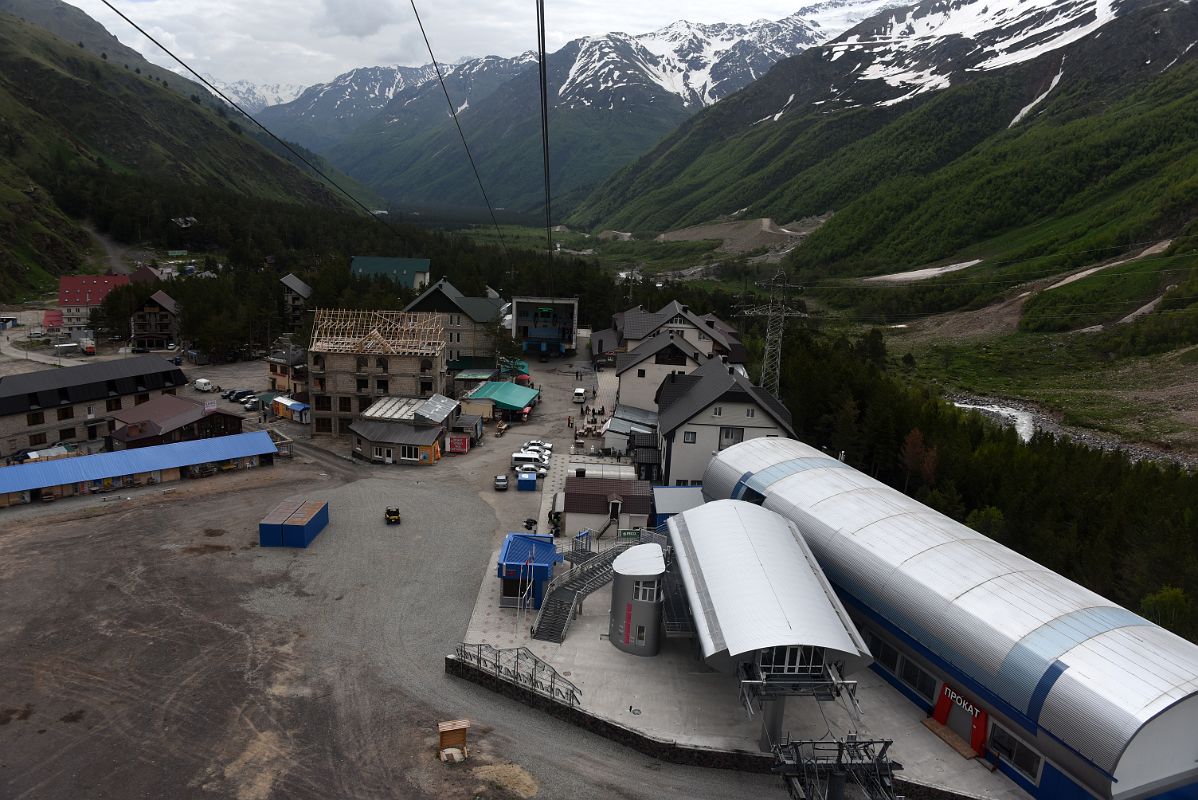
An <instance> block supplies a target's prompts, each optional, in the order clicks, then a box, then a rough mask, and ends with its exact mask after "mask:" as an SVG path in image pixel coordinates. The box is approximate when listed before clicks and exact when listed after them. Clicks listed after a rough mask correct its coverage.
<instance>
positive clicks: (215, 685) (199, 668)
mask: <svg viewBox="0 0 1198 800" xmlns="http://www.w3.org/2000/svg"><path fill="white" fill-rule="evenodd" d="M251 365H252V366H251ZM535 366H536V367H540V369H538V370H537V372H536V374H535V375H534V376H533V377H534V380H535V381H536V383H537V385H538V386H539V387H541V388H543V389H544V390H545V393H546V398H545V401H544V402H543V403H542V404H541V405H540V406H539V407H538V409H537V411H536V412H535V413H534V415H533V418H532V420H531V421H530V422H529V423H527V424H525V425H516V426H514V427H513V429H512V431H511V433H510V434H509V435H508V436H507V437H505V438H503V439H495V438H494V437H492V436H490V435H488V438H487V439H486V441H485V445H484V446H483V447H482V448H480V449H476V450H475V451H473V452H471V453H470V454H468V455H465V456H458V457H447V458H446V459H443V460H442V462H441V463H440V464H438V465H436V466H433V467H427V468H418V467H370V466H365V465H361V464H355V463H351V462H350V461H349V460H348V459H346V458H345V457H344V455H343V453H344V452H345V449H344V446H341V445H329V446H325V445H324V443H318V442H309V441H306V440H303V439H301V440H300V441H299V442H298V443H297V447H296V451H297V455H296V458H295V459H294V460H293V461H291V462H286V461H280V463H279V464H277V465H276V466H274V467H270V468H261V469H258V470H253V471H249V472H244V473H237V474H234V475H218V476H216V477H213V478H210V479H205V480H202V481H194V482H184V483H181V484H176V485H175V486H174V487H169V488H173V489H174V491H172V492H170V493H166V492H164V491H163V487H155V488H154V489H142V490H138V491H137V492H134V493H129V494H128V495H127V496H128V497H129V498H130V499H127V500H126V499H120V500H117V501H115V502H106V501H101V500H100V498H87V499H82V498H81V499H72V500H66V501H63V502H61V503H56V504H54V505H53V506H50V507H46V508H42V507H32V506H30V507H23V508H18V509H7V510H3V511H0V579H2V580H3V581H4V584H5V592H4V593H3V596H2V597H3V599H2V600H0V608H2V612H0V652H3V653H4V654H5V656H4V660H5V668H4V670H3V671H0V796H3V797H7V798H80V797H86V798H141V797H144V798H165V797H170V798H191V797H196V798H199V797H205V798H206V797H234V798H239V800H265V799H266V798H322V799H323V798H334V797H335V798H378V797H397V798H446V797H489V798H510V797H533V796H536V797H547V798H557V797H577V798H591V797H594V798H607V797H626V798H639V797H646V798H648V797H653V798H655V800H657V799H658V798H661V797H694V798H726V797H740V796H758V795H761V794H763V793H765V794H766V795H767V796H781V790H780V788H779V787H778V785H777V784H776V783H775V782H774V781H773V780H771V779H770V778H768V777H765V776H745V775H739V774H734V773H726V772H719V771H714V770H702V769H694V768H684V767H676V766H673V765H667V764H662V763H659V762H656V761H653V760H651V759H648V758H646V757H644V756H641V755H639V754H636V753H633V752H630V751H627V750H624V749H622V748H620V747H618V746H616V745H614V744H612V743H611V742H608V741H607V740H604V739H600V738H597V737H594V736H591V735H589V734H586V733H584V732H582V731H580V730H578V729H576V728H573V727H571V726H568V725H566V724H564V723H561V722H558V721H557V720H554V719H552V718H550V717H548V716H546V715H544V714H541V713H539V712H535V711H531V710H529V709H526V708H524V707H523V706H521V705H520V704H518V703H516V702H514V701H511V700H507V699H505V698H502V697H500V696H498V695H494V694H492V693H490V692H488V691H486V690H484V689H482V688H480V687H477V686H475V685H473V684H469V683H466V682H463V681H459V680H456V679H453V678H450V677H447V676H446V675H445V674H444V672H443V661H442V660H443V657H444V655H445V654H446V653H448V652H450V651H451V650H452V648H453V646H454V645H455V644H456V643H457V641H459V639H460V638H461V637H462V636H463V635H464V633H465V630H466V626H467V624H468V622H469V618H470V614H471V611H472V609H473V605H474V600H475V597H476V596H477V593H478V588H479V581H480V579H482V578H483V576H484V574H486V573H487V572H488V571H489V570H491V569H493V566H492V565H491V564H490V563H489V561H490V557H491V553H492V552H493V550H494V548H495V546H496V544H497V542H498V541H499V539H500V538H501V537H502V535H503V534H504V533H505V532H506V531H508V530H513V529H519V524H520V522H521V521H522V520H523V519H525V518H526V517H531V516H536V513H537V511H536V509H537V506H538V505H539V500H540V495H539V493H537V494H531V493H521V492H517V491H515V490H514V489H512V490H509V491H507V492H495V491H494V490H493V489H492V485H491V482H492V478H493V476H494V475H495V474H497V473H500V472H506V471H507V466H508V456H509V455H510V452H511V450H512V448H513V447H514V446H516V445H518V444H520V443H521V442H522V441H524V440H525V439H527V438H545V439H548V440H550V441H553V442H554V443H555V445H556V449H557V450H558V451H559V452H562V453H564V452H566V451H567V450H568V445H569V442H570V439H571V437H570V435H569V434H570V431H569V430H568V429H567V427H566V416H567V415H568V414H572V413H574V407H573V406H572V404H571V403H570V401H569V392H570V390H571V388H572V386H573V383H574V368H573V367H572V366H571V367H569V368H567V367H566V366H565V365H560V366H561V369H562V371H561V372H557V371H553V370H551V369H549V368H552V367H555V366H558V365H554V364H548V365H535ZM240 370H256V373H257V374H258V375H261V376H265V370H263V369H262V362H248V363H247V364H243V365H224V366H222V367H218V368H203V370H202V371H200V370H194V369H190V368H188V374H189V377H192V378H194V377H209V378H210V379H211V380H213V381H218V382H220V383H221V384H222V385H224V386H225V387H226V388H230V385H231V384H234V383H236V382H237V381H238V380H239V379H240V380H242V382H243V385H244V387H245V388H265V380H264V379H263V380H261V381H255V382H251V378H252V375H251V372H249V371H245V372H241V371H240ZM193 372H194V374H192V373H193ZM226 374H227V375H229V376H231V377H232V379H230V378H229V377H226ZM251 416H252V415H251ZM491 430H493V429H488V434H490V431H491ZM558 457H563V456H558ZM295 496H304V497H313V498H323V499H327V500H328V501H329V502H330V511H331V523H330V526H329V528H328V529H327V530H326V532H325V533H324V534H323V535H322V536H320V537H319V538H318V539H317V540H316V541H315V542H314V544H313V546H312V547H311V548H309V549H308V550H305V551H291V550H274V549H260V548H258V547H257V545H256V523H257V521H258V519H259V518H260V517H261V516H262V515H263V514H264V513H265V512H266V511H268V510H269V509H270V508H271V507H273V505H274V504H276V503H277V502H279V501H280V500H282V499H285V498H287V497H295ZM388 505H398V506H399V507H400V509H401V511H402V513H403V522H402V524H401V525H399V526H387V525H385V524H384V522H383V519H382V512H383V509H384V508H385V507H386V506H388ZM459 717H466V718H468V719H470V720H471V721H472V722H473V724H474V727H473V729H472V731H471V734H472V738H471V744H472V747H471V758H470V760H469V761H468V762H467V763H466V764H462V765H457V766H453V767H447V766H443V765H441V764H440V763H439V762H438V761H437V760H436V758H435V754H434V748H433V743H434V741H435V732H436V722H437V721H439V720H443V719H454V718H459Z"/></svg>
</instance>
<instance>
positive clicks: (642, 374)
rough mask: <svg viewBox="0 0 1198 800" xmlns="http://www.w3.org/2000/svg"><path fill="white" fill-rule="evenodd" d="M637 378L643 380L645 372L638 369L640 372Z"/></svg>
mask: <svg viewBox="0 0 1198 800" xmlns="http://www.w3.org/2000/svg"><path fill="white" fill-rule="evenodd" d="M636 376H637V377H638V378H643V377H645V371H644V370H643V369H638V370H637V371H636Z"/></svg>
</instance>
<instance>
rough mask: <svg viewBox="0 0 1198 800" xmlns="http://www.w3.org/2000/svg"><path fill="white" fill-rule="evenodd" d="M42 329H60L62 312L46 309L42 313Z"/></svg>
mask: <svg viewBox="0 0 1198 800" xmlns="http://www.w3.org/2000/svg"><path fill="white" fill-rule="evenodd" d="M42 327H43V328H61V327H62V312H61V311H59V310H58V309H56V308H55V309H49V308H48V309H46V310H45V311H43V312H42Z"/></svg>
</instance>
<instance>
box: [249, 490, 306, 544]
mask: <svg viewBox="0 0 1198 800" xmlns="http://www.w3.org/2000/svg"><path fill="white" fill-rule="evenodd" d="M303 504H304V501H303V500H284V501H283V502H282V503H279V504H278V505H277V506H275V507H274V509H273V510H272V511H271V512H270V513H269V514H267V515H266V516H265V517H263V518H262V521H261V522H259V523H258V545H259V546H260V547H282V546H283V523H285V522H286V521H287V520H288V518H289V517H291V515H292V514H294V513H295V512H296V511H299V509H300V506H302V505H303Z"/></svg>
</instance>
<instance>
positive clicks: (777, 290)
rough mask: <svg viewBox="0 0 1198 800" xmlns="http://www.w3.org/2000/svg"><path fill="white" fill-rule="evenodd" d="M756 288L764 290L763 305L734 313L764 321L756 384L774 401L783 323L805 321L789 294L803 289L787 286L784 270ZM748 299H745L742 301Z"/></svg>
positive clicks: (743, 304) (779, 372) (758, 284)
mask: <svg viewBox="0 0 1198 800" xmlns="http://www.w3.org/2000/svg"><path fill="white" fill-rule="evenodd" d="M756 285H757V288H759V289H764V290H765V291H766V293H767V294H768V296H769V299H768V301H767V302H766V303H765V304H764V305H761V304H751V303H749V302H745V303H742V304H741V306H740V308H739V309H738V310H737V312H736V315H737V316H738V317H765V318H766V326H765V353H764V354H763V355H762V357H761V380H760V381H759V384H760V385H761V388H763V389H765V390H766V391H767V392H769V393H770V394H771V395H773V396H774V397H777V396H778V383H779V380H780V374H781V370H782V339H783V334H784V333H786V320H788V319H790V318H792V317H806V316H807V312H805V311H802V310H800V309H798V308H795V307H794V306H793V305H792V300H791V297H790V295H791V293H792V292H793V293H795V294H798V293H801V292H802V291H803V287H802V286H799V285H798V284H793V283H789V282H788V281H787V277H786V270H784V269H779V270H778V272H777V273H776V274H775V275H774V277H772V278H770V279H768V280H764V281H758V282H757V284H756ZM747 299H748V298H747V297H746V300H747Z"/></svg>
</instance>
